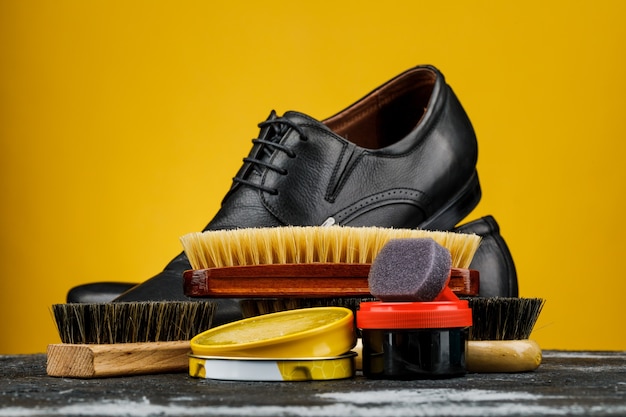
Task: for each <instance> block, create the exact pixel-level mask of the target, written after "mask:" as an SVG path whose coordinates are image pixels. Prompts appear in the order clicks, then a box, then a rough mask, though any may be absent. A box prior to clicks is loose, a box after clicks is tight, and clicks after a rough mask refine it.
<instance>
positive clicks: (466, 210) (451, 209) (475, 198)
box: [419, 171, 482, 230]
mask: <svg viewBox="0 0 626 417" xmlns="http://www.w3.org/2000/svg"><path fill="white" fill-rule="evenodd" d="M481 196H482V191H481V189H480V181H479V180H478V172H476V171H474V174H473V175H472V177H471V178H470V180H469V181H468V182H467V183H466V184H465V185H464V186H463V188H462V189H461V191H459V192H458V193H457V194H456V195H455V196H454V198H452V199H451V200H450V202H449V203H448V204H447V205H445V206H443V207H442V208H441V209H439V211H437V212H436V213H435V214H433V215H432V216H430V217H429V218H428V219H427V220H426V221H425V222H424V223H422V224H421V225H420V226H419V227H420V228H421V229H430V230H450V229H452V228H454V226H456V225H457V224H458V223H459V222H460V221H461V220H463V219H464V218H465V216H467V215H468V214H470V212H471V211H472V210H474V207H476V206H477V205H478V202H479V201H480V197H481Z"/></svg>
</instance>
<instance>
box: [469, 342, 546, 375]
mask: <svg viewBox="0 0 626 417" xmlns="http://www.w3.org/2000/svg"><path fill="white" fill-rule="evenodd" d="M541 359H542V354H541V348H540V347H539V345H538V344H537V342H535V341H534V340H528V339H526V340H470V341H469V342H467V352H466V353H465V363H466V366H467V370H468V371H469V372H480V373H487V372H528V371H534V370H535V369H537V368H538V367H539V365H540V364H541Z"/></svg>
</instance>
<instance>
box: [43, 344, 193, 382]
mask: <svg viewBox="0 0 626 417" xmlns="http://www.w3.org/2000/svg"><path fill="white" fill-rule="evenodd" d="M189 352H191V347H190V344H189V341H188V340H187V341H176V342H147V343H119V344H108V345H95V344H94V345H91V344H89V345H88V344H84V345H79V344H69V343H58V344H51V345H48V352H47V353H48V359H47V366H46V372H47V373H48V375H50V376H60V377H73V378H99V377H110V376H124V375H140V374H154V373H171V372H186V371H187V370H188V369H189V358H188V356H187V355H188V354H189Z"/></svg>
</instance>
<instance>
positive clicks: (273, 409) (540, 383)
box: [0, 351, 626, 417]
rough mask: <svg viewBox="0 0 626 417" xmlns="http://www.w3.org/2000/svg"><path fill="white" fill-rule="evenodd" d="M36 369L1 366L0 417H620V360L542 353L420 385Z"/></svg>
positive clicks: (617, 356) (23, 361) (625, 410)
mask: <svg viewBox="0 0 626 417" xmlns="http://www.w3.org/2000/svg"><path fill="white" fill-rule="evenodd" d="M45 365H46V357H45V355H17V356H0V417H2V416H79V415H92V416H96V415H100V416H126V415H128V416H315V417H317V416H322V417H328V416H375V417H385V416H392V417H402V416H434V415H441V416H445V415H449V416H505V415H506V416H513V415H516V416H541V415H545V416H563V415H580V416H625V415H626V352H557V351H552V352H544V362H543V364H542V365H541V367H540V368H539V369H538V370H537V371H535V372H531V373H522V374H468V375H466V376H464V377H461V378H454V379H444V380H419V381H376V380H368V379H365V378H364V377H362V376H357V377H356V378H354V379H349V380H340V381H323V382H319V381H312V382H225V381H211V380H200V379H194V378H191V377H189V376H188V375H187V374H164V375H146V376H134V377H124V378H104V379H90V380H81V379H68V378H53V377H49V376H47V375H46V371H45Z"/></svg>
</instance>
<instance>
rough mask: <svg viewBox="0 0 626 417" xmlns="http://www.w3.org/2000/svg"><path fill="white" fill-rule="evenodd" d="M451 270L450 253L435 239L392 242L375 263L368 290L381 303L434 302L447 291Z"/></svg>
mask: <svg viewBox="0 0 626 417" xmlns="http://www.w3.org/2000/svg"><path fill="white" fill-rule="evenodd" d="M451 266H452V258H451V256H450V251H448V249H446V248H444V247H443V246H441V245H440V244H438V243H437V242H435V241H434V240H433V239H430V238H424V239H392V240H390V241H389V242H388V243H387V244H386V245H385V246H384V247H383V248H382V249H381V251H380V252H379V254H378V255H377V256H376V258H375V259H374V261H373V262H372V266H371V269H370V272H369V276H368V285H369V290H370V293H371V294H372V295H373V296H374V297H376V298H378V299H379V300H381V301H390V302H398V301H418V302H419V301H421V302H425V301H433V300H434V299H435V298H437V297H438V296H439V294H441V293H442V291H443V290H444V289H445V288H447V284H448V281H449V279H450V268H451Z"/></svg>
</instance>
